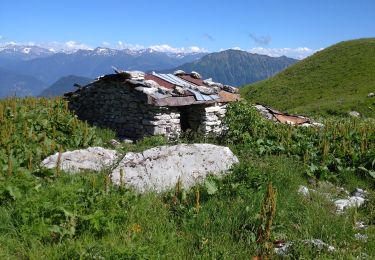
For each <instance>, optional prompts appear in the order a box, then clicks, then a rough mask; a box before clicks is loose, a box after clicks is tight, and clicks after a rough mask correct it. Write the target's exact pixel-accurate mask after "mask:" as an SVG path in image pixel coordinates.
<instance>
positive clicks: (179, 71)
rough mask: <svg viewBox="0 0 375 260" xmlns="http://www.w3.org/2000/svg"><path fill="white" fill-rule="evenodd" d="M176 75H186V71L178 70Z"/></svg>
mask: <svg viewBox="0 0 375 260" xmlns="http://www.w3.org/2000/svg"><path fill="white" fill-rule="evenodd" d="M173 74H174V75H176V76H178V75H185V74H186V73H185V71H183V70H176V71H175V72H173Z"/></svg>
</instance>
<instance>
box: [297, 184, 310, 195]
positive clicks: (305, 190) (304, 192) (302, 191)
mask: <svg viewBox="0 0 375 260" xmlns="http://www.w3.org/2000/svg"><path fill="white" fill-rule="evenodd" d="M298 193H300V194H302V195H303V196H309V195H310V191H309V189H308V188H307V187H305V186H302V185H300V186H299V188H298Z"/></svg>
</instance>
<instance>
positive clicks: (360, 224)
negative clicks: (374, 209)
mask: <svg viewBox="0 0 375 260" xmlns="http://www.w3.org/2000/svg"><path fill="white" fill-rule="evenodd" d="M355 228H356V229H366V228H367V225H365V222H363V221H357V222H356V223H355Z"/></svg>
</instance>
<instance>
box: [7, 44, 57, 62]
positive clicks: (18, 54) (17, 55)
mask: <svg viewBox="0 0 375 260" xmlns="http://www.w3.org/2000/svg"><path fill="white" fill-rule="evenodd" d="M54 53H55V52H54V51H53V50H48V49H46V48H42V47H39V46H36V45H17V44H7V45H5V46H0V58H3V59H10V60H31V59H35V58H41V57H48V56H50V55H53V54H54Z"/></svg>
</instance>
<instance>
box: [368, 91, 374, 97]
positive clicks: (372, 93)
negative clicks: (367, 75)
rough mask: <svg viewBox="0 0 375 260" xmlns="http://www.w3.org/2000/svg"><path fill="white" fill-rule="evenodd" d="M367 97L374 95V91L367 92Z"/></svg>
mask: <svg viewBox="0 0 375 260" xmlns="http://www.w3.org/2000/svg"><path fill="white" fill-rule="evenodd" d="M367 97H375V93H374V92H370V93H368V95H367Z"/></svg>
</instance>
